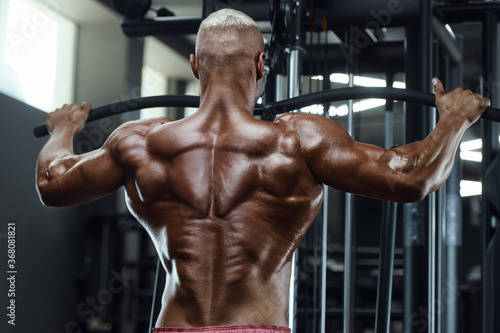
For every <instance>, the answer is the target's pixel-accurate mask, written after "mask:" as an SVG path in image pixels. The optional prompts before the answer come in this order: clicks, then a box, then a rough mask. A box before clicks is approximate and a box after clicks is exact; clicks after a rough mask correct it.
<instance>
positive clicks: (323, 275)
mask: <svg viewBox="0 0 500 333" xmlns="http://www.w3.org/2000/svg"><path fill="white" fill-rule="evenodd" d="M325 80H326V78H325ZM323 191H324V193H325V194H324V197H323V230H322V232H323V233H322V244H323V246H322V247H321V326H320V332H321V333H326V262H327V260H328V257H327V248H328V186H326V185H325V186H324V190H323Z"/></svg>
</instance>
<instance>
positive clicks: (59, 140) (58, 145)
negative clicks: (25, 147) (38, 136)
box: [37, 127, 75, 183]
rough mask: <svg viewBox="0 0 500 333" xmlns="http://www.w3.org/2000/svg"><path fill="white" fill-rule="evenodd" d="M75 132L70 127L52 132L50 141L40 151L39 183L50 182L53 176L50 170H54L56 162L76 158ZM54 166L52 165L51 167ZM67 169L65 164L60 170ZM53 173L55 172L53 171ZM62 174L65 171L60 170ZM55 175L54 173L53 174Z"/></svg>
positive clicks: (38, 161) (38, 165)
mask: <svg viewBox="0 0 500 333" xmlns="http://www.w3.org/2000/svg"><path fill="white" fill-rule="evenodd" d="M74 135H75V130H73V129H72V128H69V127H65V128H61V129H57V130H55V131H53V132H52V134H51V136H50V139H49V141H47V143H46V144H45V146H44V147H43V148H42V150H41V151H40V154H39V155H38V160H37V182H38V183H40V181H42V180H49V179H50V177H51V176H55V175H54V174H52V175H51V172H50V171H51V170H49V169H50V168H52V169H53V168H54V167H55V165H54V164H53V162H54V161H58V160H60V159H61V158H63V157H69V156H74V153H73V137H74ZM51 164H52V165H51ZM61 167H62V168H64V169H65V168H66V167H67V166H66V167H65V166H64V165H63V164H61V165H60V167H59V169H60V168H61ZM52 171H53V170H52ZM58 171H59V172H58V173H60V172H61V171H63V170H58ZM52 173H53V172H52Z"/></svg>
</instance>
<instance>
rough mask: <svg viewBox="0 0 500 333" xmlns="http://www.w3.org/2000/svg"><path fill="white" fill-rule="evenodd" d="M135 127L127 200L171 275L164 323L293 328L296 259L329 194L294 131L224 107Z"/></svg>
mask: <svg viewBox="0 0 500 333" xmlns="http://www.w3.org/2000/svg"><path fill="white" fill-rule="evenodd" d="M129 126H131V128H130V131H128V133H129V134H128V136H127V138H126V139H123V140H118V142H120V143H119V144H118V145H119V146H118V147H115V148H117V149H115V150H117V151H119V152H120V154H121V157H120V158H121V163H122V164H123V165H124V169H125V170H126V182H125V188H126V191H127V194H128V204H129V207H130V209H131V211H132V212H134V214H135V215H136V216H137V218H138V219H139V221H141V222H142V223H143V224H144V226H145V228H146V229H147V230H148V232H149V233H150V235H151V237H152V239H153V241H154V243H155V245H156V247H157V250H158V252H159V253H160V255H161V258H162V263H163V265H164V267H165V269H166V270H167V273H168V274H167V275H168V276H167V281H166V286H165V291H164V296H163V307H162V312H161V315H160V317H159V318H158V321H157V326H167V327H190V326H214V325H241V324H242V323H243V324H245V323H247V324H254V325H255V324H268V325H286V319H285V317H286V313H287V306H288V286H289V283H288V282H289V278H290V262H291V256H292V253H293V250H294V249H295V247H296V246H297V245H298V243H299V241H300V239H301V238H302V236H303V235H304V233H305V231H306V230H307V228H308V227H309V225H310V223H311V222H312V220H313V218H314V216H315V215H316V213H317V211H318V209H319V206H320V204H321V199H322V193H323V190H322V189H323V187H322V185H320V183H319V182H318V181H317V180H316V179H315V178H314V177H313V176H312V174H311V173H310V171H309V169H308V168H307V165H306V164H305V161H304V159H303V156H302V152H301V147H300V142H299V138H298V136H297V134H296V133H295V132H294V131H291V130H289V128H288V127H287V125H285V124H284V123H283V122H280V121H277V122H275V123H267V122H263V121H258V120H255V119H253V118H252V117H251V116H250V115H249V114H248V113H244V112H228V111H227V110H217V109H214V110H200V111H199V112H197V113H196V114H194V115H193V116H191V117H189V118H185V119H183V120H180V121H175V122H170V121H168V120H167V119H162V120H150V121H146V122H144V121H142V122H138V123H135V124H132V125H129Z"/></svg>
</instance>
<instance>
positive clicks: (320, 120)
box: [286, 80, 490, 202]
mask: <svg viewBox="0 0 500 333" xmlns="http://www.w3.org/2000/svg"><path fill="white" fill-rule="evenodd" d="M434 90H435V94H436V104H437V106H438V109H439V112H440V114H441V119H440V120H439V122H438V124H437V125H436V127H435V128H434V130H433V131H432V132H431V133H430V134H429V136H428V137H427V138H426V139H425V140H422V141H418V142H414V143H411V144H408V145H404V146H401V147H398V148H394V149H383V148H380V147H377V146H374V145H368V144H364V143H359V142H355V141H354V140H353V139H352V138H351V137H350V136H349V134H348V133H347V132H346V131H345V130H344V129H343V128H342V127H341V126H340V125H338V124H337V123H335V122H333V121H331V120H329V119H327V118H324V117H320V116H314V115H303V114H291V115H288V116H286V117H287V118H288V122H289V123H290V126H291V127H292V128H293V130H294V131H296V132H297V133H298V136H299V138H300V142H301V147H302V151H303V154H304V159H305V161H306V163H307V165H308V167H309V169H310V170H311V172H312V174H313V175H314V176H315V177H316V178H317V179H318V180H319V181H320V182H322V183H324V184H326V185H328V186H331V187H334V188H337V189H339V190H342V191H346V192H351V193H355V194H359V195H364V196H368V197H374V198H380V199H386V200H391V201H396V202H413V201H419V200H422V199H423V198H425V196H427V194H429V193H431V192H433V191H435V190H437V189H438V188H439V187H441V186H442V185H443V183H444V182H445V181H446V179H447V178H448V176H449V174H450V172H451V169H452V167H453V162H454V157H455V153H456V151H457V148H458V146H459V144H460V140H461V139H462V136H463V134H464V132H465V130H466V129H467V128H468V127H470V126H471V125H472V124H473V123H474V122H476V121H477V120H478V119H479V117H480V116H481V114H482V113H483V112H484V110H485V109H486V107H488V106H489V105H490V101H489V100H488V99H484V98H481V97H480V96H478V95H475V94H473V93H472V92H471V91H470V90H467V91H464V90H463V89H460V88H459V89H456V90H454V91H452V92H450V93H448V94H445V93H444V89H443V86H442V84H441V82H440V81H439V80H437V81H436V84H435V86H434Z"/></svg>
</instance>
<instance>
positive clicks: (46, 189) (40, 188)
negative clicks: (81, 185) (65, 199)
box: [36, 181, 64, 207]
mask: <svg viewBox="0 0 500 333" xmlns="http://www.w3.org/2000/svg"><path fill="white" fill-rule="evenodd" d="M36 188H37V192H38V197H39V198H40V201H41V202H42V204H43V205H44V206H49V207H62V206H64V205H63V204H62V202H61V200H59V199H58V198H57V195H56V194H55V193H54V191H53V189H51V186H50V185H49V184H48V181H45V182H38V183H37V187H36Z"/></svg>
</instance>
